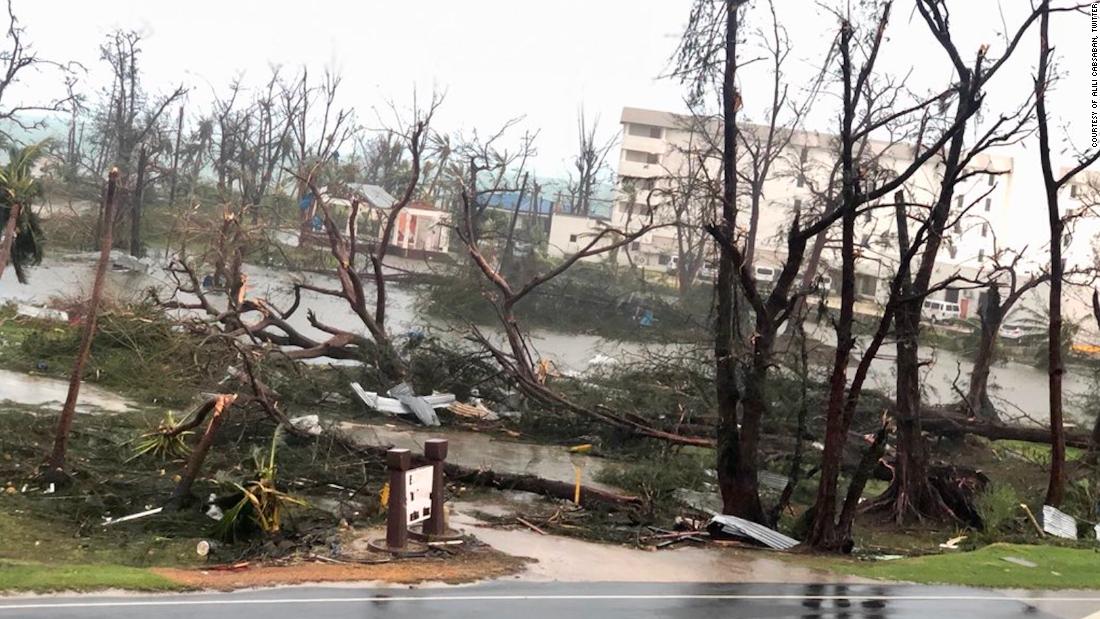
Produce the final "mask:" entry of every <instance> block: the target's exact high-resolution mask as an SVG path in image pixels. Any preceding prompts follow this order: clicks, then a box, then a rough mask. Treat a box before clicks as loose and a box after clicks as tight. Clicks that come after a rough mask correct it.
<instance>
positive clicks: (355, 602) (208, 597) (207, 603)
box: [0, 582, 1100, 619]
mask: <svg viewBox="0 0 1100 619" xmlns="http://www.w3.org/2000/svg"><path fill="white" fill-rule="evenodd" d="M1097 610H1100V596H1098V597H1091V596H1088V595H1084V594H1073V595H1070V594H1064V595H1063V594H1050V595H1049V596H1048V595H1046V594H1024V595H1023V596H1022V597H1020V598H1013V597H1008V596H1006V595H1005V594H1001V593H998V592H991V591H983V590H976V589H963V588H956V587H920V586H908V585H713V584H708V585H695V584H676V585H652V584H647V585H640V584H598V583H593V584H589V583H585V584H564V583H545V584H535V583H519V582H515V583H510V582H496V583H489V584H484V585H477V586H471V587H449V588H439V589H433V588H425V589H407V588H370V587H348V586H341V587H295V588H283V589H272V590H265V591H249V592H240V593H223V594H187V595H164V596H131V597H96V596H91V597H34V598H22V599H18V598H16V599H13V598H8V599H5V600H2V601H0V617H3V618H7V617H27V618H47V617H48V618H50V619H63V618H80V619H88V618H91V617H117V618H119V619H131V618H138V617H161V618H165V619H183V618H186V619H192V618H194V617H202V618H204V619H213V618H218V617H232V618H233V619H292V618H297V617H303V616H304V617H310V619H351V618H360V617H386V618H391V619H403V618H409V619H412V618H422V617H432V616H438V617H448V618H477V619H497V618H499V619H505V618H513V617H523V618H524V619H558V618H560V617H599V618H600V619H616V618H624V619H625V618H630V619H642V618H649V617H662V618H674V619H709V618H712V617H737V618H748V617H753V618H756V617H759V618H788V617H790V618H800V619H812V618H818V617H823V618H824V617H829V618H838V619H839V618H850V619H857V618H865V619H876V618H877V619H887V618H889V619H902V618H906V619H917V618H928V617H935V618H937V619H948V618H952V617H960V618H962V617H966V618H973V619H985V618H994V617H997V618H999V617H1031V618H1061V619H1067V618H1073V619H1079V618H1083V617H1088V616H1089V615H1090V614H1091V613H1093V612H1096V611H1097Z"/></svg>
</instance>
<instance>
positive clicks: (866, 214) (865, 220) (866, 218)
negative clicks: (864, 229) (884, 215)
mask: <svg viewBox="0 0 1100 619" xmlns="http://www.w3.org/2000/svg"><path fill="white" fill-rule="evenodd" d="M863 223H867V224H869V223H871V209H867V210H866V211H863Z"/></svg>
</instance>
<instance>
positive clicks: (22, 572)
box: [0, 561, 186, 593]
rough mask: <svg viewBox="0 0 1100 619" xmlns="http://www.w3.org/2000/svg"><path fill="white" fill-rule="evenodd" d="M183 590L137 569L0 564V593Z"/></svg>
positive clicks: (105, 566)
mask: <svg viewBox="0 0 1100 619" xmlns="http://www.w3.org/2000/svg"><path fill="white" fill-rule="evenodd" d="M184 588H186V587H184V586H183V585H182V584H180V583H177V582H175V581H172V580H169V579H168V578H165V577H164V576H161V575H159V574H156V573H154V572H151V571H149V570H147V569H143V568H137V567H126V566H122V565H110V564H106V565H104V564H97V565H44V564H41V563H24V562H10V561H0V591H34V592H39V593H42V592H47V591H91V590H95V589H127V590H131V591H177V590H180V589H184Z"/></svg>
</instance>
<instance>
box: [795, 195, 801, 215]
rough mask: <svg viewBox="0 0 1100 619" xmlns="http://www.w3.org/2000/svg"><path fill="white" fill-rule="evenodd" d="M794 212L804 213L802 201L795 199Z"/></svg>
mask: <svg viewBox="0 0 1100 619" xmlns="http://www.w3.org/2000/svg"><path fill="white" fill-rule="evenodd" d="M794 211H795V212H796V213H801V212H802V200H799V199H798V198H795V199H794Z"/></svg>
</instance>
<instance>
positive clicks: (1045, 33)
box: [1035, 0, 1066, 507]
mask: <svg viewBox="0 0 1100 619" xmlns="http://www.w3.org/2000/svg"><path fill="white" fill-rule="evenodd" d="M1050 55H1051V49H1050V0H1043V2H1042V7H1041V13H1040V17H1039V70H1038V72H1037V74H1036V77H1035V115H1036V119H1037V120H1038V125H1039V163H1040V167H1041V168H1042V172H1043V185H1044V188H1045V189H1046V202H1047V220H1048V222H1049V224H1050V324H1049V325H1048V330H1047V355H1048V362H1049V363H1048V365H1049V370H1048V372H1049V394H1048V395H1049V398H1050V480H1049V483H1048V484H1047V496H1046V504H1047V505H1051V506H1053V507H1058V506H1060V505H1061V504H1062V500H1063V499H1064V498H1065V492H1066V436H1065V427H1064V426H1063V424H1062V375H1063V374H1065V371H1066V368H1065V365H1064V364H1065V361H1064V360H1063V359H1062V277H1063V275H1064V273H1065V264H1063V263H1062V232H1063V228H1064V226H1065V222H1063V221H1062V214H1061V213H1060V212H1059V208H1058V189H1059V188H1060V187H1061V183H1064V182H1065V181H1066V177H1063V178H1062V180H1061V181H1059V180H1056V179H1055V177H1054V169H1053V166H1052V164H1051V154H1050V128H1049V126H1048V120H1047V119H1048V117H1047V107H1046V104H1047V101H1046V92H1047V88H1048V87H1049V86H1050V83H1049V80H1048V71H1049V69H1050V62H1051V60H1050Z"/></svg>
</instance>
